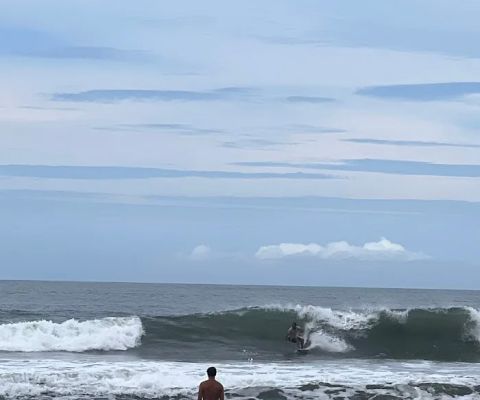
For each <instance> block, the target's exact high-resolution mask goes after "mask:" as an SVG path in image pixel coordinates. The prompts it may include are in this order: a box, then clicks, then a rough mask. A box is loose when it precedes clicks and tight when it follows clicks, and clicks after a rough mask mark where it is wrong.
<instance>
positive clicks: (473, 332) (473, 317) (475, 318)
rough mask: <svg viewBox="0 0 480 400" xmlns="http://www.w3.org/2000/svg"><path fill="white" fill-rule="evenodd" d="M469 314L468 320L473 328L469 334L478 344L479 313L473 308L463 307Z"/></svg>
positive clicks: (479, 338)
mask: <svg viewBox="0 0 480 400" xmlns="http://www.w3.org/2000/svg"><path fill="white" fill-rule="evenodd" d="M465 309H466V310H467V311H468V313H469V314H470V319H471V320H472V322H473V326H472V327H471V328H470V331H469V334H470V335H471V336H472V337H473V338H474V339H475V340H477V341H479V342H480V311H479V310H477V309H475V308H473V307H465Z"/></svg>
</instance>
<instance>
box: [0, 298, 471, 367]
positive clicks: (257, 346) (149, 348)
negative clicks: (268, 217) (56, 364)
mask: <svg viewBox="0 0 480 400" xmlns="http://www.w3.org/2000/svg"><path fill="white" fill-rule="evenodd" d="M292 321H297V322H298V323H300V324H301V325H303V326H305V331H306V336H307V337H308V347H309V349H310V352H309V353H308V357H310V358H315V357H320V358H325V357H328V358H336V357H343V358H345V357H348V358H391V359H426V360H443V361H473V362H478V361H480V312H479V311H478V310H476V309H473V308H468V307H464V308H414V309H409V310H391V309H384V310H375V311H367V310H361V311H339V310H332V309H330V308H324V307H317V306H278V305H272V306H264V307H250V308H243V309H238V310H231V311H224V312H219V313H205V314H190V315H182V316H157V317H153V316H152V317H142V318H139V317H135V316H134V317H111V318H103V319H95V320H87V321H77V320H73V319H70V320H67V321H65V322H61V323H54V322H51V321H28V322H16V323H6V324H2V325H0V351H11V352H38V351H67V352H84V351H95V350H97V351H125V350H127V351H128V352H135V354H136V355H139V356H141V357H144V358H159V359H171V360H219V359H220V360H235V359H255V360H273V359H284V358H285V357H286V356H287V357H291V356H292V354H293V353H294V346H293V345H292V344H291V343H288V342H286V341H285V339H284V337H285V333H286V330H287V328H288V327H289V326H290V324H291V323H292Z"/></svg>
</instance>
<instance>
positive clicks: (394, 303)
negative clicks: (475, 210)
mask: <svg viewBox="0 0 480 400" xmlns="http://www.w3.org/2000/svg"><path fill="white" fill-rule="evenodd" d="M479 310H480V292H476V291H446V290H445V291H443V290H405V289H362V288H314V287H274V286H227V285H225V286H219V285H180V284H179V285H172V284H130V283H128V284H127V283H73V282H70V283H66V282H26V281H22V282H17V281H0V398H5V399H10V398H23V399H54V398H56V399H150V398H162V399H164V400H168V399H170V398H171V399H176V400H181V399H191V398H195V396H196V389H197V387H198V384H199V382H200V381H201V380H203V379H205V370H206V368H207V367H209V366H211V365H213V366H216V367H217V369H218V376H217V378H218V380H220V381H221V382H222V383H223V384H224V386H225V388H226V397H227V398H235V399H239V400H242V399H260V400H269V399H272V400H273V399H293V398H296V399H335V400H342V399H355V400H363V399H376V400H381V399H383V400H387V399H390V400H394V399H417V398H418V399H452V398H461V399H480V311H479ZM293 321H296V322H297V323H299V324H301V325H302V326H304V327H305V330H306V333H307V336H308V338H309V343H308V348H309V351H308V353H307V354H298V353H297V352H296V350H295V345H293V344H291V343H288V342H286V341H285V339H284V338H285V333H286V330H287V329H288V327H289V326H290V325H291V323H292V322H293Z"/></svg>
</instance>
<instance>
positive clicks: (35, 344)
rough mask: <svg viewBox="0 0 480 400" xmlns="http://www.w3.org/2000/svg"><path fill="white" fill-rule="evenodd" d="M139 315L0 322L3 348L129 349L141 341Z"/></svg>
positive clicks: (1, 348)
mask: <svg viewBox="0 0 480 400" xmlns="http://www.w3.org/2000/svg"><path fill="white" fill-rule="evenodd" d="M142 335H143V327H142V322H141V320H140V318H138V317H111V318H103V319H94V320H87V321H82V322H80V321H77V320H75V319H69V320H67V321H65V322H62V323H55V322H52V321H28V322H17V323H10V324H3V325H0V350H1V351H18V352H36V351H71V352H82V351H87V350H105V351H108V350H127V349H129V348H133V347H136V346H138V345H139V344H140V339H141V337H142Z"/></svg>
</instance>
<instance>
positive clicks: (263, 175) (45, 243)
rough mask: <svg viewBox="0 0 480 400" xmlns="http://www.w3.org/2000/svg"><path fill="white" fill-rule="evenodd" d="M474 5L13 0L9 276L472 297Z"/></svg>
mask: <svg viewBox="0 0 480 400" xmlns="http://www.w3.org/2000/svg"><path fill="white" fill-rule="evenodd" d="M479 12H480V4H479V3H478V2H476V1H469V0H466V1H463V2H461V3H459V2H454V1H446V0H435V1H434V0H430V1H429V0H427V1H422V2H418V1H409V0H407V1H402V2H397V1H393V0H392V1H389V0H368V1H364V2H361V3H360V2H351V1H348V2H347V1H306V0H304V1H262V2H254V1H246V2H220V1H204V2H194V1H178V2H175V3H168V4H167V3H163V2H149V1H137V2H123V1H102V2H97V1H71V2H68V4H67V3H66V2H62V1H60V0H45V1H42V2H36V1H27V2H24V3H23V6H22V7H21V8H20V7H19V5H18V2H15V1H4V2H3V3H2V13H1V15H0V80H1V85H2V89H3V90H2V92H1V93H0V203H1V207H0V217H1V219H2V221H3V223H2V225H1V227H0V238H1V240H2V243H3V246H2V252H0V263H1V265H2V269H1V271H0V278H4V279H65V280H70V279H74V280H113V281H118V280H121V281H123V280H126V281H147V282H152V281H153V282H212V283H259V284H260V283H261V284H315V285H337V286H342V285H346V286H406V287H446V288H448V287H452V288H453V287H455V288H479V285H478V284H476V282H478V281H479V279H478V278H480V272H478V267H479V266H480V265H479V262H478V259H479V258H480V257H479V256H480V251H479V250H478V249H479V247H478V243H479V241H480V227H479V226H478V224H477V223H475V222H476V221H478V220H479V218H480V137H479V129H480V112H479V111H480V50H479V47H478V42H479V39H480V27H479V25H478V21H477V18H476V16H478V15H479Z"/></svg>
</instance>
